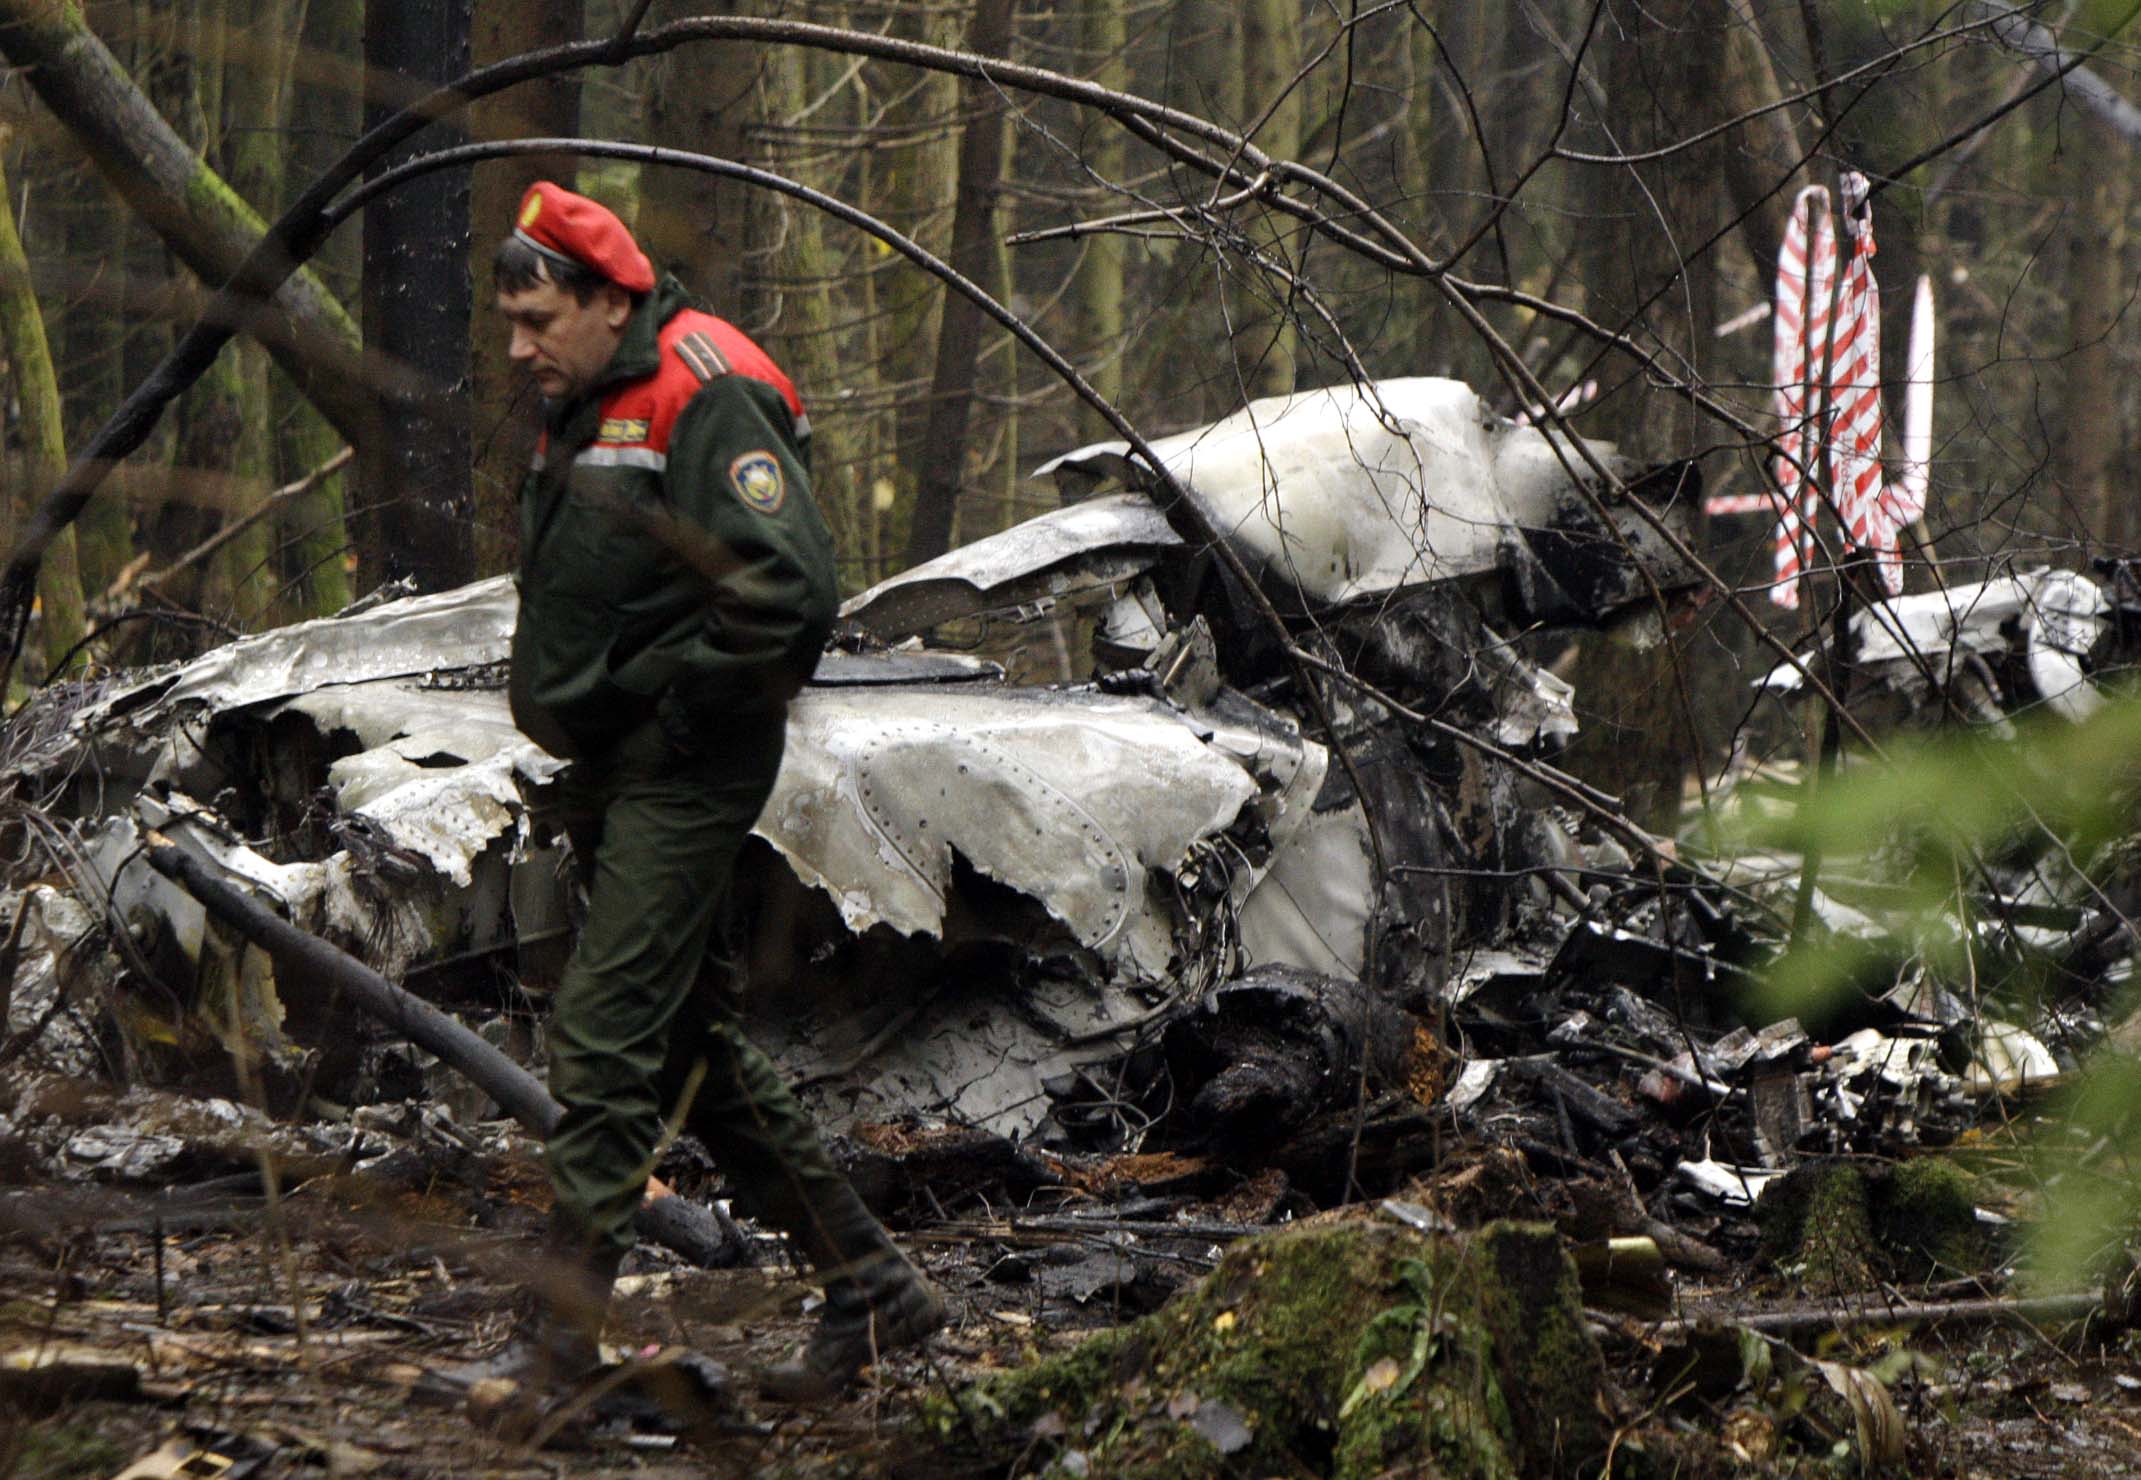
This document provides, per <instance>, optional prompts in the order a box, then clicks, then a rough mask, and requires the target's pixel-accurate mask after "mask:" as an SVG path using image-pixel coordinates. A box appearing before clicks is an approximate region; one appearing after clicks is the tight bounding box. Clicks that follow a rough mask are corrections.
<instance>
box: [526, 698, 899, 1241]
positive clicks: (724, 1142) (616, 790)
mask: <svg viewBox="0 0 2141 1480" xmlns="http://www.w3.org/2000/svg"><path fill="white" fill-rule="evenodd" d="M786 727H787V717H786V715H785V714H784V713H780V712H775V713H774V714H771V715H767V716H748V717H740V718H739V719H737V720H736V721H735V722H733V723H732V724H731V726H730V728H729V730H728V732H727V733H726V734H724V735H723V736H722V737H721V738H720V740H719V741H718V743H716V744H715V745H713V746H712V747H710V750H709V753H707V754H706V755H703V756H700V757H695V758H691V759H685V758H683V757H680V756H678V755H677V754H675V753H674V752H673V751H672V750H671V749H670V748H669V746H668V744H667V742H666V741H665V740H664V738H663V736H662V734H661V732H660V729H659V727H658V726H656V725H655V724H653V723H652V722H650V723H648V724H646V725H643V726H641V727H640V728H639V729H637V730H635V731H633V732H631V733H630V734H628V735H627V736H626V737H625V738H624V739H623V740H622V741H620V742H619V743H618V744H617V745H616V746H615V747H614V748H613V749H612V750H610V751H608V752H606V753H604V754H601V755H597V756H590V757H588V758H587V759H586V760H584V761H582V762H580V763H578V764H575V765H574V766H572V767H570V768H568V769H567V771H566V772H565V774H564V775H563V776H562V777H561V778H560V782H559V786H558V794H557V802H556V805H557V817H556V820H557V821H558V822H559V823H561V824H562V825H563V826H564V827H565V828H566V830H567V833H568V835H569V836H570V837H571V839H572V845H573V853H574V856H575V858H576V859H578V860H579V861H580V866H581V868H582V869H583V870H585V871H586V879H587V884H588V891H589V893H588V914H587V923H586V925H585V926H584V927H583V928H582V930H581V933H580V939H579V944H578V948H577V949H576V950H575V952H574V954H573V958H572V961H571V964H570V965H568V966H567V967H566V969H565V977H564V981H563V982H562V983H561V984H560V986H559V988H558V994H557V1002H556V1006H555V1010H554V1013H553V1017H552V1021H551V1025H550V1092H551V1094H553V1095H554V1096H556V1098H557V1100H558V1101H559V1103H560V1104H562V1105H563V1106H564V1107H565V1115H564V1118H563V1120H561V1121H560V1122H559V1124H558V1127H557V1129H556V1130H555V1131H553V1132H552V1133H551V1136H550V1140H549V1143H548V1145H547V1147H546V1148H545V1150H546V1156H547V1159H548V1162H549V1166H550V1177H551V1183H552V1186H553V1187H554V1189H555V1191H556V1195H557V1211H558V1214H559V1217H560V1220H561V1222H562V1223H564V1224H565V1226H567V1227H569V1228H572V1229H574V1230H576V1231H577V1232H578V1233H579V1234H580V1235H581V1236H582V1237H583V1238H584V1239H585V1240H586V1242H587V1246H588V1247H590V1248H591V1249H608V1250H611V1251H615V1252H618V1253H621V1252H623V1251H624V1250H626V1249H629V1248H630V1247H631V1245H632V1226H631V1224H632V1214H633V1211H634V1210H635V1209H636V1208H637V1207H638V1205H639V1202H640V1199H641V1197H642V1196H643V1194H644V1193H645V1190H646V1183H647V1176H648V1173H649V1172H650V1171H651V1170H652V1165H651V1157H652V1154H653V1151H654V1147H655V1143H656V1141H657V1140H658V1139H659V1137H660V1135H661V1132H662V1128H663V1124H664V1117H665V1116H666V1115H669V1114H671V1113H674V1111H675V1110H676V1109H677V1107H678V1105H679V1102H680V1099H681V1098H682V1097H683V1096H685V1095H686V1094H687V1093H688V1094H689V1099H688V1101H686V1102H685V1103H684V1116H683V1124H684V1127H685V1128H686V1129H688V1130H689V1131H691V1132H692V1134H694V1135H696V1136H698V1137H699V1138H700V1140H701V1141H703V1142H705V1144H706V1147H707V1149H708V1150H709V1151H710V1152H711V1153H712V1154H713V1157H714V1160H715V1163H716V1164H717V1165H718V1166H719V1167H720V1168H721V1170H722V1173H723V1175H724V1176H726V1177H727V1178H728V1180H729V1182H730V1184H731V1185H732V1186H733V1187H734V1188H735V1189H736V1191H737V1193H738V1198H739V1201H740V1202H741V1203H742V1204H743V1205H744V1207H745V1208H746V1209H747V1210H748V1211H750V1212H752V1213H753V1214H755V1215H756V1216H758V1217H760V1218H762V1219H764V1220H766V1221H767V1222H770V1223H771V1224H773V1225H774V1226H776V1227H778V1228H780V1229H781V1230H782V1231H783V1232H786V1233H787V1234H788V1235H789V1236H790V1237H791V1238H793V1239H795V1240H796V1241H797V1243H798V1244H800V1245H801V1248H802V1252H803V1253H804V1254H805V1255H806V1256H808V1257H809V1258H810V1259H811V1260H812V1261H813V1262H814V1263H817V1264H819V1265H820V1266H821V1267H823V1266H825V1265H826V1264H828V1263H833V1262H837V1261H838V1260H839V1259H840V1258H841V1257H842V1250H843V1249H844V1248H846V1246H847V1245H849V1244H850V1243H852V1242H853V1240H854V1238H855V1236H856V1235H857V1233H858V1232H859V1230H856V1229H851V1228H849V1227H848V1226H847V1225H849V1224H852V1223H854V1222H855V1221H856V1219H857V1218H858V1217H860V1218H861V1219H863V1220H864V1221H866V1222H868V1223H869V1227H870V1229H872V1230H874V1229H875V1223H874V1221H871V1220H869V1219H868V1215H867V1213H865V1212H863V1211H862V1210H861V1205H860V1203H859V1202H858V1201H857V1200H856V1198H855V1194H854V1192H853V1190H852V1189H851V1188H850V1187H849V1186H848V1183H847V1180H846V1179H845V1178H844V1177H842V1176H841V1175H840V1173H839V1172H838V1171H837V1170H836V1169H835V1168H834V1167H833V1165H832V1163H831V1161H830V1160H829V1159H828V1158H827V1156H826V1154H825V1149H824V1146H823V1143H821V1142H820V1141H819V1139H818V1135H817V1131H816V1129H815V1127H813V1126H812V1124H811V1122H810V1117H809V1116H808V1114H807V1113H806V1112H805V1111H804V1110H803V1108H802V1106H801V1105H799V1104H798V1103H797V1102H796V1099H795V1097H794V1095H792V1094H791V1093H789V1090H788V1087H787V1085H786V1084H785V1083H784V1082H783V1081H782V1080H781V1077H780V1074H779V1072H778V1071H777V1070H776V1069H775V1068H774V1066H773V1064H772V1062H771V1061H770V1060H768V1059H767V1058H766V1056H765V1055H764V1054H763V1053H761V1052H760V1051H759V1050H758V1049H757V1048H755V1047H753V1046H752V1045H751V1043H750V1042H749V1040H747V1039H746V1038H745V1037H744V1036H743V1034H742V1032H741V1031H740V1029H739V1027H738V1023H737V1007H738V1003H737V1001H736V998H735V994H734V988H733V976H732V973H730V972H729V971H727V970H725V969H723V968H722V967H721V966H719V965H718V964H715V963H710V962H709V959H708V956H709V946H710V945H713V944H714V943H715V937H716V928H717V924H718V922H719V921H720V919H721V917H722V915H723V912H724V908H725V904H726V900H727V896H728V892H729V884H730V880H731V878H732V876H733V874H734V871H735V866H736V858H737V855H738V853H739V851H740V850H741V849H742V847H743V843H744V839H745V838H746V837H747V836H748V835H749V833H750V830H751V827H752V824H753V823H755V822H756V821H757V820H758V814H759V811H760V809H761V808H763V807H764V806H765V803H766V798H767V796H768V795H769V794H770V793H771V791H772V789H773V778H774V775H775V773H776V772H777V771H778V770H779V768H780V759H781V749H782V745H783V741H784V738H785V735H786Z"/></svg>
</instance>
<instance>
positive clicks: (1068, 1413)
mask: <svg viewBox="0 0 2141 1480" xmlns="http://www.w3.org/2000/svg"><path fill="white" fill-rule="evenodd" d="M1603 1380H1604V1367H1603V1363H1602V1361H1601V1359H1600V1357H1599V1354H1598V1351H1597V1348H1596V1347H1595V1346H1594V1345H1593V1344H1592V1343H1591V1340H1590V1338H1589V1336H1588V1334H1587V1333H1586V1331H1585V1329H1584V1326H1583V1320H1582V1312H1581V1308H1580V1304H1579V1300H1578V1293H1577V1283H1576V1276H1575V1271H1574V1269H1573V1267H1571V1266H1570V1264H1569V1262H1568V1259H1567V1256H1566V1254H1565V1252H1564V1251H1563V1249H1562V1246H1561V1243H1560V1240H1559V1239H1558V1238H1557V1237H1556V1236H1555V1234H1554V1233H1553V1231H1552V1230H1551V1229H1548V1228H1543V1227H1533V1226H1528V1225H1518V1224H1497V1225H1493V1226H1491V1227H1489V1228H1488V1229H1485V1230H1483V1231H1482V1232H1481V1233H1479V1234H1478V1235H1476V1236H1475V1237H1474V1238H1473V1239H1471V1240H1469V1241H1460V1240H1455V1239H1426V1238H1422V1237H1421V1236H1420V1235H1418V1234H1416V1233H1413V1232H1411V1231H1410V1230H1407V1229H1403V1228H1399V1227H1396V1226H1393V1225H1388V1224H1384V1223H1379V1222H1371V1221H1367V1220H1360V1221H1348V1222H1342V1223H1335V1224H1326V1225H1321V1226H1316V1227H1310V1228H1299V1229H1292V1230H1288V1231H1286V1232H1283V1233H1279V1234H1274V1235H1272V1236H1271V1237H1268V1238H1263V1239H1258V1240H1255V1241H1252V1242H1249V1243H1245V1244H1243V1245H1239V1246H1237V1247H1236V1248H1235V1249H1234V1250H1233V1251H1232V1252H1230V1253H1229V1254H1228V1255H1227V1257H1226V1258H1225V1259H1224V1260H1222V1261H1221V1263H1220V1265H1219V1267H1218V1268H1217V1269H1216V1270H1214V1271H1213V1272H1212V1274H1211V1276H1210V1277H1209V1278H1208V1279H1206V1280H1205V1281H1204V1283H1203V1284H1202V1285H1200V1286H1198V1287H1197V1288H1195V1289H1194V1290H1192V1291H1189V1292H1186V1293H1185V1294H1184V1295H1183V1296H1182V1297H1180V1298H1178V1299H1177V1300H1176V1301H1175V1302H1174V1303H1173V1304H1171V1305H1169V1306H1168V1307H1167V1308H1166V1309H1165V1310H1162V1311H1159V1312H1157V1313H1155V1314H1154V1315H1151V1316H1147V1317H1146V1318H1144V1319H1143V1320H1141V1321H1139V1322H1137V1323H1135V1324H1134V1325H1132V1326H1129V1327H1125V1328H1120V1329H1118V1330H1116V1331H1111V1332H1108V1333H1105V1334H1103V1335H1101V1336H1098V1337H1095V1338H1094V1339H1093V1340H1091V1341H1088V1342H1086V1343H1085V1344H1083V1345H1082V1346H1080V1347H1078V1348H1077V1349H1076V1350H1074V1351H1072V1352H1069V1353H1067V1354H1065V1355H1063V1356H1060V1357H1056V1358H1052V1359H1050V1360H1048V1361H1044V1362H1040V1363H1037V1364H1035V1365H1034V1366H1032V1367H1029V1368H1025V1369H1023V1370H1021V1371H1018V1372H1014V1373H1009V1374H1005V1375H1003V1376H1001V1377H998V1378H995V1379H992V1380H990V1381H987V1382H984V1383H982V1384H979V1385H977V1386H976V1387H974V1388H972V1389H969V1390H968V1391H967V1392H966V1393H965V1394H963V1395H961V1397H960V1398H959V1400H958V1401H959V1405H960V1407H962V1408H963V1409H964V1410H965V1411H964V1413H963V1414H961V1413H959V1412H957V1411H955V1410H953V1409H952V1408H950V1407H948V1406H946V1407H943V1408H940V1409H939V1410H937V1411H934V1412H932V1413H931V1414H929V1415H926V1416H925V1420H924V1422H925V1425H926V1426H927V1427H928V1428H929V1430H930V1431H931V1432H932V1433H933V1434H934V1435H935V1436H937V1437H939V1438H942V1439H945V1440H952V1441H954V1442H956V1441H957V1439H958V1438H959V1437H960V1436H961V1435H963V1434H971V1433H972V1432H974V1431H975V1430H976V1429H979V1430H980V1431H982V1432H983V1433H984V1434H986V1435H993V1436H994V1437H995V1438H996V1439H998V1440H1000V1441H1001V1442H1002V1443H1003V1445H1004V1447H1005V1448H1006V1449H1012V1448H1014V1447H1023V1446H1024V1445H1025V1444H1026V1443H1027V1442H1028V1440H1029V1439H1030V1438H1031V1437H1033V1436H1036V1435H1037V1434H1038V1435H1042V1436H1046V1435H1049V1434H1053V1435H1055V1436H1057V1440H1056V1442H1058V1443H1059V1444H1060V1445H1061V1446H1062V1447H1066V1448H1068V1447H1076V1448H1079V1449H1082V1450H1083V1451H1084V1452H1085V1454H1086V1457H1087V1459H1088V1461H1089V1463H1090V1466H1091V1472H1092V1473H1094V1474H1106V1475H1110V1476H1121V1477H1137V1480H1176V1477H1191V1476H1206V1475H1216V1474H1221V1473H1229V1474H1232V1473H1250V1474H1259V1475H1262V1474H1315V1475H1326V1474H1327V1475H1332V1476H1336V1477H1344V1480H1351V1477H1367V1476H1371V1475H1381V1474H1385V1473H1389V1472H1390V1471H1392V1470H1402V1471H1404V1472H1405V1473H1419V1474H1427V1475H1447V1476H1467V1477H1480V1480H1504V1477H1514V1476H1517V1475H1552V1474H1562V1473H1571V1472H1572V1471H1573V1470H1574V1469H1575V1468H1576V1467H1577V1466H1578V1465H1579V1464H1580V1463H1581V1461H1583V1460H1584V1459H1586V1458H1595V1457H1596V1456H1597V1455H1598V1454H1600V1453H1602V1452H1603V1450H1604V1447H1605V1446H1604V1436H1603V1434H1602V1433H1601V1432H1600V1429H1599V1425H1598V1420H1597V1418H1596V1414H1597V1412H1598V1406H1599V1405H1598V1390H1599V1386H1600V1384H1601V1383H1602V1381H1603ZM1211 1405H1223V1407H1224V1408H1225V1409H1227V1410H1231V1413H1232V1415H1233V1416H1234V1417H1238V1418H1239V1419H1240V1420H1242V1421H1243V1422H1244V1423H1246V1424H1247V1425H1248V1428H1249V1437H1248V1441H1247V1443H1246V1445H1244V1446H1243V1447H1242V1448H1241V1449H1240V1450H1239V1452H1236V1453H1232V1454H1227V1455H1222V1454H1221V1453H1220V1451H1219V1450H1218V1449H1217V1448H1215V1447H1214V1445H1213V1443H1212V1442H1211V1441H1210V1440H1209V1439H1208V1438H1207V1437H1206V1436H1205V1434H1203V1433H1200V1432H1199V1431H1198V1428H1197V1425H1196V1419H1197V1413H1198V1410H1199V1408H1200V1407H1205V1408H1207V1410H1208V1411H1209V1408H1210V1406H1211ZM1037 1423H1038V1424H1040V1425H1041V1427H1040V1428H1039V1429H1037V1428H1036V1424H1037Z"/></svg>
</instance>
